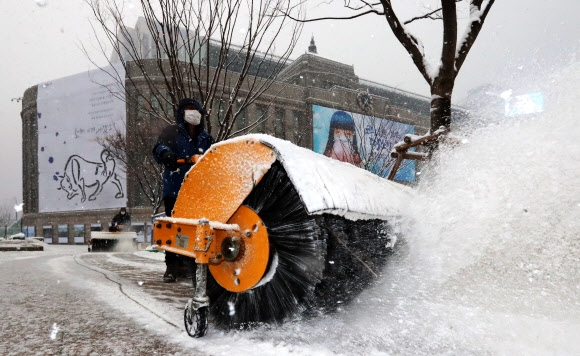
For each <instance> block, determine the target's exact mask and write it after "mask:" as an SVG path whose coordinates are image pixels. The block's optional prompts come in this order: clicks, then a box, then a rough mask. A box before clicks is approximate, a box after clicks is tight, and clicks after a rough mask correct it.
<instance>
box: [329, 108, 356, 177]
mask: <svg viewBox="0 0 580 356" xmlns="http://www.w3.org/2000/svg"><path fill="white" fill-rule="evenodd" d="M355 132H356V129H355V124H354V120H353V118H352V116H350V115H349V114H348V113H346V112H344V111H335V112H334V114H332V117H331V118H330V129H329V130H328V141H326V148H325V149H324V155H325V156H327V157H330V158H334V159H337V160H339V161H342V162H347V163H350V164H353V165H355V166H357V167H360V166H361V163H362V160H361V158H360V154H359V153H358V145H357V140H356V135H355Z"/></svg>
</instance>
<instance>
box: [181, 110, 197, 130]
mask: <svg viewBox="0 0 580 356" xmlns="http://www.w3.org/2000/svg"><path fill="white" fill-rule="evenodd" d="M183 119H184V120H185V122H187V123H188V124H190V125H194V126H196V125H199V123H200V122H201V114H200V112H199V111H197V110H185V114H184V116H183Z"/></svg>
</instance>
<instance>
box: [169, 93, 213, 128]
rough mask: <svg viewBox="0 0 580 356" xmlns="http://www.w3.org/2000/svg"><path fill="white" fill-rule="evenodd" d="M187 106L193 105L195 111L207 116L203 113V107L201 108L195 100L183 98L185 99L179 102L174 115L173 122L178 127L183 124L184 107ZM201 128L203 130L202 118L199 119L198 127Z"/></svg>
mask: <svg viewBox="0 0 580 356" xmlns="http://www.w3.org/2000/svg"><path fill="white" fill-rule="evenodd" d="M188 105H193V106H195V107H196V108H197V111H199V112H200V113H201V115H202V116H205V115H207V112H206V111H205V109H204V108H203V106H201V104H200V103H198V102H197V101H196V100H194V99H189V98H185V99H181V100H180V101H179V106H178V107H177V112H176V113H175V122H176V123H177V124H178V125H182V126H183V123H184V119H183V117H184V115H185V107H186V106H188ZM198 126H201V128H202V129H203V128H204V118H203V117H202V118H201V123H200V124H199V125H198Z"/></svg>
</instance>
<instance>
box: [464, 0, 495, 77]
mask: <svg viewBox="0 0 580 356" xmlns="http://www.w3.org/2000/svg"><path fill="white" fill-rule="evenodd" d="M483 1H484V0H472V1H470V5H469V7H470V8H469V10H470V11H469V15H470V16H469V17H470V20H471V21H470V25H469V27H468V29H467V35H466V36H465V37H464V39H463V41H462V42H461V43H460V44H459V47H458V50H457V53H456V58H455V76H457V74H459V70H460V69H461V67H462V66H463V62H465V58H466V57H467V54H468V53H469V51H470V50H471V47H473V44H474V43H475V40H476V39H477V36H478V35H479V32H480V31H481V28H482V27H483V23H484V22H485V19H486V18H487V14H488V13H489V10H490V9H491V7H492V5H493V3H494V2H495V0H488V2H487V4H486V6H485V8H484V9H483V10H482V9H481V6H482V4H483Z"/></svg>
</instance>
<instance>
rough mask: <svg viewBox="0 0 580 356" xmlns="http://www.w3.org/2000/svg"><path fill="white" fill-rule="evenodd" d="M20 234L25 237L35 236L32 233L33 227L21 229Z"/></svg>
mask: <svg viewBox="0 0 580 356" xmlns="http://www.w3.org/2000/svg"><path fill="white" fill-rule="evenodd" d="M22 232H23V233H24V234H25V235H26V237H34V236H36V235H35V233H34V226H25V227H24V228H23V229H22Z"/></svg>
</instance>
